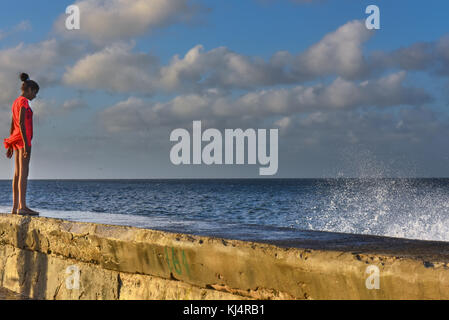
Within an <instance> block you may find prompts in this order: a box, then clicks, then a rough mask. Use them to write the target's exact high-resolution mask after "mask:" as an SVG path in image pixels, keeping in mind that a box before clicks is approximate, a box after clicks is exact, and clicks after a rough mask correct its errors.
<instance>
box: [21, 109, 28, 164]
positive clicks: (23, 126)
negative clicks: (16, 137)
mask: <svg viewBox="0 0 449 320" xmlns="http://www.w3.org/2000/svg"><path fill="white" fill-rule="evenodd" d="M25 113H26V109H25V107H22V108H20V120H19V124H20V134H21V135H22V139H23V144H24V145H25V151H26V153H28V152H29V150H30V146H29V144H28V139H27V135H26V128H25ZM25 157H26V156H25Z"/></svg>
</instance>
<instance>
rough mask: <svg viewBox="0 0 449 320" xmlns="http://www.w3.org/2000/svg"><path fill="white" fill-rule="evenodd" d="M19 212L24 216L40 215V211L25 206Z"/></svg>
mask: <svg viewBox="0 0 449 320" xmlns="http://www.w3.org/2000/svg"><path fill="white" fill-rule="evenodd" d="M17 214H19V215H23V216H38V215H39V212H37V211H34V210H31V209H30V208H27V207H25V208H22V209H19V210H18V211H17Z"/></svg>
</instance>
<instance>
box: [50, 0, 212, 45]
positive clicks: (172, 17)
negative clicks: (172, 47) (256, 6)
mask: <svg viewBox="0 0 449 320" xmlns="http://www.w3.org/2000/svg"><path fill="white" fill-rule="evenodd" d="M74 4H75V5H77V6H78V7H79V8H80V16H81V17H80V20H81V28H80V30H70V31H69V30H66V28H65V20H66V18H67V17H68V16H67V15H62V16H61V17H59V19H58V20H57V21H56V23H55V29H56V30H57V31H58V32H59V33H61V34H62V35H64V36H67V37H79V38H85V39H88V40H90V41H92V42H93V43H95V44H99V45H104V44H107V43H111V42H114V41H116V40H124V39H129V38H132V37H136V36H140V35H143V34H144V33H146V32H148V31H151V30H153V29H155V28H159V27H163V26H166V25H169V24H172V23H178V22H189V21H191V20H192V18H193V17H194V16H196V15H197V14H199V13H200V12H202V11H204V8H203V7H202V6H200V5H197V4H192V3H191V1H190V0H151V1H148V0H81V1H76V2H75V3H74Z"/></svg>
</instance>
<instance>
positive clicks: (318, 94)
mask: <svg viewBox="0 0 449 320" xmlns="http://www.w3.org/2000/svg"><path fill="white" fill-rule="evenodd" d="M405 76H406V74H405V72H399V73H395V74H391V75H388V76H386V77H383V78H380V79H376V80H372V81H364V82H361V83H357V82H350V81H348V80H344V79H342V78H337V79H336V80H335V81H334V82H332V83H331V84H330V85H328V86H324V85H322V84H318V85H315V86H296V87H293V88H290V89H286V88H283V89H271V90H258V91H253V92H249V93H246V94H243V95H242V96H240V97H238V98H232V96H231V95H229V94H226V93H224V92H215V91H209V92H207V93H202V94H186V95H180V96H177V97H175V98H174V99H172V100H169V101H167V102H157V103H149V102H146V101H145V100H143V99H140V98H135V97H132V98H129V99H128V100H126V101H123V102H120V103H118V104H116V105H115V106H113V107H110V108H108V109H106V110H105V111H103V112H102V113H101V116H100V118H101V121H102V124H103V125H104V127H105V128H106V129H107V130H108V131H111V132H117V131H120V130H123V131H127V130H146V128H148V127H154V126H164V125H172V126H174V125H184V124H186V123H188V122H191V121H192V119H203V120H209V121H213V122H215V123H216V124H217V125H224V124H226V123H232V124H233V126H235V124H236V123H239V122H241V121H244V122H246V123H248V122H253V123H259V121H260V120H263V119H267V118H269V117H272V116H277V117H283V118H282V120H278V122H277V123H276V125H277V126H283V127H287V126H288V125H289V124H290V122H289V118H288V117H291V116H292V115H295V114H304V113H309V112H318V111H321V112H331V111H335V110H351V109H357V108H360V107H374V108H384V107H391V106H398V105H416V106H420V105H422V104H424V103H427V102H429V101H430V100H431V98H430V96H428V95H427V93H426V92H425V91H423V90H421V89H417V88H413V87H406V86H404V85H403V82H404V80H405Z"/></svg>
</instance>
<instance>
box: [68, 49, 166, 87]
mask: <svg viewBox="0 0 449 320" xmlns="http://www.w3.org/2000/svg"><path fill="white" fill-rule="evenodd" d="M132 47H133V46H132V45H127V44H123V43H117V44H114V45H111V46H109V47H106V48H105V49H103V50H101V51H99V52H96V53H94V54H91V55H87V56H85V57H84V58H82V59H81V60H79V61H78V62H77V63H76V64H75V65H74V66H73V67H69V68H67V71H66V73H65V74H64V76H63V82H64V83H65V84H67V85H73V86H79V87H82V88H87V89H105V90H108V91H116V92H144V93H148V94H149V93H151V92H152V91H153V90H155V88H154V86H153V81H154V80H153V79H152V77H154V72H157V69H156V71H152V70H154V69H155V68H156V67H157V59H156V58H155V57H153V56H151V55H148V54H144V53H132V52H131V48H132Z"/></svg>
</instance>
